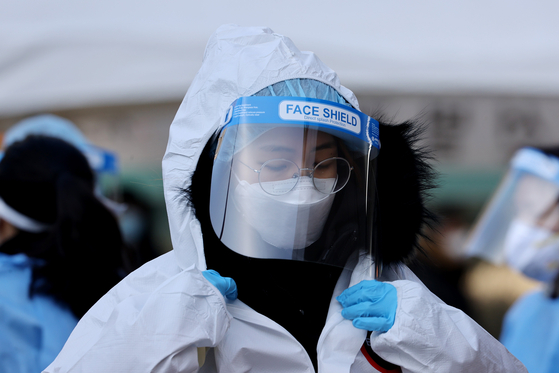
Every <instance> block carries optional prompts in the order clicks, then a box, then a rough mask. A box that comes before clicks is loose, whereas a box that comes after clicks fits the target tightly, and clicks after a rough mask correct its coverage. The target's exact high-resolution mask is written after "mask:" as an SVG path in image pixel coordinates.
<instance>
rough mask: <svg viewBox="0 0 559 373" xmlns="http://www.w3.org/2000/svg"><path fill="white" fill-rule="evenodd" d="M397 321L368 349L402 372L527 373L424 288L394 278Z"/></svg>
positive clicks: (480, 330)
mask: <svg viewBox="0 0 559 373" xmlns="http://www.w3.org/2000/svg"><path fill="white" fill-rule="evenodd" d="M391 283H392V284H393V285H394V286H395V287H396V288H397V290H398V308H397V311H396V321H395V323H394V325H393V326H392V328H391V329H390V330H389V331H388V332H386V333H378V332H373V333H372V335H371V338H370V343H371V348H372V350H373V351H374V352H375V353H377V354H378V355H379V356H380V357H381V358H382V359H384V360H386V361H388V362H390V363H392V364H395V365H397V366H399V367H401V368H402V372H403V373H407V372H410V373H411V372H413V373H416V372H527V370H526V368H525V367H524V366H523V365H522V363H520V361H519V360H517V359H516V358H515V357H514V356H513V355H512V354H511V353H510V352H509V351H508V350H507V349H506V348H505V347H504V346H503V345H502V344H501V343H500V342H499V341H497V340H496V339H495V338H493V337H492V336H491V335H490V334H489V333H487V332H486V331H485V330H484V329H483V328H482V327H480V326H479V325H478V324H477V323H476V322H474V321H473V320H472V319H471V318H470V317H468V316H467V315H466V314H464V313H463V312H462V311H460V310H458V309H456V308H453V307H450V306H448V305H447V304H445V303H443V302H442V301H441V300H440V299H438V298H437V297H436V296H435V295H433V294H432V293H431V292H430V291H429V290H428V289H427V288H426V287H425V286H424V285H422V284H420V283H417V282H414V281H409V280H398V281H393V282H391Z"/></svg>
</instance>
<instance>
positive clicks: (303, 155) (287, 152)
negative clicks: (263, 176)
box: [233, 128, 338, 184]
mask: <svg viewBox="0 0 559 373" xmlns="http://www.w3.org/2000/svg"><path fill="white" fill-rule="evenodd" d="M337 156H338V147H337V145H336V141H335V139H334V137H333V136H332V135H330V134H327V133H324V132H321V131H317V130H311V129H303V128H274V129H272V130H269V131H267V132H265V133H264V134H263V135H261V136H260V137H259V138H257V139H256V140H255V141H253V142H252V143H251V144H249V145H247V146H246V147H245V148H244V149H243V150H241V151H240V152H239V153H237V155H236V156H235V162H234V164H233V169H234V171H235V173H236V174H237V176H238V177H239V178H240V179H241V180H246V181H248V182H249V183H251V184H253V183H257V182H258V173H257V172H254V171H253V170H252V169H255V170H260V169H261V168H262V166H263V165H264V164H265V163H266V162H268V163H267V166H266V169H267V175H268V177H270V178H271V179H270V180H269V181H278V180H284V179H289V178H291V177H293V175H294V172H295V173H296V172H297V171H298V170H297V169H296V167H294V166H293V167H290V163H288V162H283V161H272V162H269V161H271V160H280V159H281V160H288V161H290V162H292V164H294V165H296V166H297V167H299V168H300V169H301V176H309V175H310V173H311V172H312V170H313V168H314V167H315V166H317V165H318V164H319V163H320V162H322V161H324V160H326V159H328V158H332V157H337ZM247 166H248V167H247ZM336 175H337V168H336V162H335V161H332V162H330V161H328V162H324V163H321V164H320V166H319V167H318V168H317V169H316V170H315V172H314V177H315V178H335V177H336ZM272 179H277V180H272Z"/></svg>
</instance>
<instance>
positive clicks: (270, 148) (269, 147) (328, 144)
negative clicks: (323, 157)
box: [259, 141, 336, 153]
mask: <svg viewBox="0 0 559 373" xmlns="http://www.w3.org/2000/svg"><path fill="white" fill-rule="evenodd" d="M335 147H336V143H335V142H334V141H329V142H326V143H324V144H320V145H319V146H317V147H316V148H314V149H313V151H314V152H317V151H320V150H324V149H331V148H335ZM259 149H260V150H264V151H268V152H291V153H294V152H295V149H294V148H290V147H289V146H282V145H262V146H261V147H260V148H259Z"/></svg>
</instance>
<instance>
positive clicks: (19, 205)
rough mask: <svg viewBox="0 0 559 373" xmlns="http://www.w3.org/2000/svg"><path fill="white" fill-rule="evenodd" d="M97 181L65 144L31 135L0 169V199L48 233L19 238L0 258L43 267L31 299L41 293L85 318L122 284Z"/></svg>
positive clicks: (37, 270) (118, 249)
mask: <svg viewBox="0 0 559 373" xmlns="http://www.w3.org/2000/svg"><path fill="white" fill-rule="evenodd" d="M94 189H95V175H94V173H93V171H92V170H91V168H90V166H89V163H88V161H87V159H86V158H85V157H84V155H83V154H82V153H81V152H80V151H79V150H78V149H76V148H75V147H74V146H72V145H70V144H69V143H67V142H65V141H63V140H60V139H57V138H53V137H47V136H37V135H31V136H28V137H27V138H26V139H24V140H22V141H19V142H16V143H14V144H13V145H11V146H10V147H9V148H8V149H7V150H6V153H5V155H4V158H3V159H2V161H1V162H0V197H1V198H2V199H3V200H4V202H5V203H6V204H7V205H9V206H10V207H11V208H13V209H14V210H16V211H18V212H19V213H21V214H23V215H25V216H27V217H29V218H32V219H34V220H36V221H38V222H41V223H45V224H47V225H49V228H48V230H46V231H45V232H41V233H30V232H26V231H22V230H20V231H19V232H18V233H17V235H16V236H15V237H14V238H12V239H11V240H9V241H7V242H5V243H4V244H3V245H2V246H1V247H0V251H2V252H4V253H7V254H17V253H24V254H26V255H27V256H29V257H33V258H38V259H41V261H39V262H40V263H42V264H36V265H35V266H34V268H33V277H32V283H31V285H30V288H29V294H30V296H33V295H34V294H37V293H41V294H47V295H51V296H53V297H54V298H56V299H57V300H59V301H62V302H64V303H66V304H67V305H68V306H69V307H70V309H71V310H72V312H73V313H74V315H75V316H77V317H78V318H79V317H81V316H83V314H85V312H87V310H88V309H89V308H90V307H91V306H92V305H93V304H94V303H95V302H96V301H97V300H98V299H99V298H100V297H102V296H103V295H104V294H105V293H106V292H107V291H108V290H109V289H110V288H111V287H113V286H114V285H115V284H116V283H117V282H118V281H120V280H121V279H122V277H123V272H124V261H123V252H124V251H123V248H124V244H123V241H122V238H121V235H120V230H119V226H118V223H117V220H116V217H115V216H114V215H113V214H112V213H111V212H110V211H109V210H108V209H107V208H106V207H105V205H103V204H102V203H101V202H100V201H99V199H98V198H97V197H96V196H95V193H94Z"/></svg>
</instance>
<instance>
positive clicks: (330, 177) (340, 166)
mask: <svg viewBox="0 0 559 373" xmlns="http://www.w3.org/2000/svg"><path fill="white" fill-rule="evenodd" d="M239 162H240V163H242V164H243V165H245V166H246V167H248V168H249V169H251V170H252V171H254V172H256V173H257V174H258V182H259V183H260V186H261V187H262V189H263V190H264V191H265V192H266V193H268V194H271V195H276V196H277V195H282V194H286V193H289V192H290V191H292V190H293V188H295V186H296V185H297V183H298V182H299V178H301V177H310V178H311V179H312V182H313V185H314V187H315V188H316V189H317V190H318V191H319V192H321V193H324V194H333V193H337V192H339V191H340V190H342V189H343V187H345V186H346V184H347V182H348V181H349V177H350V176H351V171H352V170H353V167H351V166H350V164H349V162H348V161H347V160H346V159H345V158H340V157H332V158H327V159H325V160H323V161H321V162H320V163H318V164H317V165H316V166H314V167H313V168H299V166H297V165H296V164H295V163H294V162H292V161H290V160H287V159H270V160H269V161H266V162H264V164H263V165H262V167H260V169H259V170H257V169H254V168H252V167H250V166H249V165H247V164H246V163H244V162H242V161H239ZM305 171H306V172H308V175H306V176H302V175H301V174H302V173H303V172H305Z"/></svg>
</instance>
